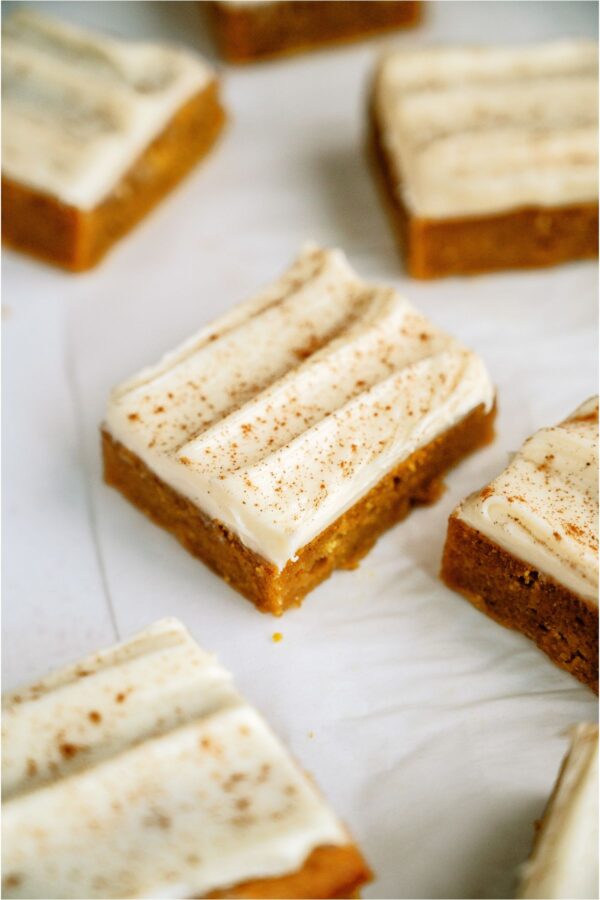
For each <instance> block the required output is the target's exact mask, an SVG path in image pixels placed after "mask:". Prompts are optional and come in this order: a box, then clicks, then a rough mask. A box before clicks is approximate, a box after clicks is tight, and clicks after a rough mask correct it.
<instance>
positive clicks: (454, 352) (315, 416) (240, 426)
mask: <svg viewBox="0 0 600 900" xmlns="http://www.w3.org/2000/svg"><path fill="white" fill-rule="evenodd" d="M493 402H494V391H493V388H492V384H491V382H490V379H489V376H488V374H487V372H486V369H485V367H484V365H483V363H482V361H481V359H479V357H478V356H476V355H475V354H474V353H472V352H470V351H469V350H467V349H465V348H464V347H463V346H462V345H461V344H459V343H458V342H457V341H455V340H454V339H453V338H451V337H449V336H448V335H446V334H444V333H443V332H442V331H440V330H438V329H437V328H435V327H434V326H433V325H432V324H431V323H430V322H429V321H428V320H427V319H426V318H425V317H424V316H422V315H421V314H420V313H419V312H417V311H416V310H415V309H414V308H413V307H412V306H411V305H410V304H409V303H408V302H407V301H406V300H404V299H403V298H402V297H400V296H399V295H398V294H397V293H396V292H395V291H394V290H393V289H391V288H388V287H383V286H379V285H372V284H367V283H365V282H363V281H361V280H360V279H359V278H358V277H357V276H356V275H355V273H354V272H353V271H352V269H351V268H350V266H349V265H348V262H347V261H346V258H345V257H344V255H343V253H341V251H339V250H323V249H319V248H316V247H313V246H309V247H308V248H307V249H306V250H305V251H304V252H303V253H302V254H301V255H300V256H299V258H298V259H297V260H296V262H295V263H294V264H293V265H292V267H291V268H290V269H289V270H288V272H287V273H286V274H285V275H284V276H283V277H282V278H281V279H280V280H279V281H278V282H276V283H275V284H274V285H273V286H272V287H271V288H269V289H267V290H266V291H264V292H263V293H261V294H259V296H258V297H256V298H255V299H253V300H250V301H249V302H247V303H245V304H242V305H241V306H239V307H237V308H236V309H235V310H234V311H233V312H232V313H230V314H229V315H228V316H225V317H224V318H223V319H221V320H220V321H217V322H215V323H214V324H213V325H212V326H209V327H208V328H205V329H203V330H202V331H200V332H199V333H198V334H197V335H195V336H194V337H193V338H192V339H191V340H190V341H188V342H186V343H185V344H183V345H182V346H181V347H180V348H179V349H177V350H176V351H175V352H173V353H170V354H169V355H168V356H166V357H165V358H164V359H163V360H162V361H161V362H160V363H159V364H158V365H157V366H156V367H154V368H150V369H146V370H145V371H144V372H142V373H141V374H140V375H139V376H137V377H136V378H134V379H132V380H130V381H129V382H126V383H125V384H124V385H122V386H121V387H119V388H117V389H116V390H115V391H114V392H113V394H112V396H111V399H110V402H109V406H108V411H107V415H106V422H105V428H106V429H107V431H108V432H109V434H110V435H111V436H112V437H113V438H114V439H116V440H117V441H119V442H120V443H121V444H123V445H124V446H125V447H127V448H128V449H129V450H131V451H132V452H133V453H135V454H136V455H137V456H138V457H139V458H141V459H142V460H143V461H144V462H145V463H146V465H147V466H148V467H149V468H150V469H151V470H152V471H153V472H155V473H156V474H157V475H158V476H159V477H160V478H161V479H162V480H164V481H165V482H167V483H168V484H169V485H170V486H171V487H172V488H174V489H175V490H176V491H178V492H179V493H181V494H183V495H184V496H185V497H187V498H188V499H190V500H191V501H192V502H193V503H195V504H196V505H197V506H198V507H199V508H200V509H201V510H202V511H203V512H204V513H206V515H208V516H209V517H211V518H214V519H217V520H219V521H220V522H222V523H223V524H224V525H225V526H226V527H227V528H229V529H230V530H231V531H233V532H234V533H235V534H236V535H237V536H238V537H239V539H240V540H241V541H242V542H243V543H244V544H246V545H247V546H248V547H250V549H252V550H253V551H255V552H257V553H259V554H260V555H261V556H262V557H263V558H265V559H266V560H268V561H270V562H272V563H273V564H275V566H277V567H278V568H283V567H284V566H285V564H286V563H287V562H288V561H289V560H290V559H292V558H294V556H295V554H296V553H297V551H298V550H299V549H300V548H301V547H303V546H305V545H306V544H308V543H309V542H310V541H311V540H312V539H313V538H314V537H316V536H317V535H318V534H320V533H321V532H322V531H323V530H324V529H325V528H327V527H328V526H329V525H330V524H331V523H332V522H333V521H335V520H336V519H337V518H338V517H339V516H340V515H342V514H343V513H344V512H345V511H346V510H347V509H349V508H350V507H351V506H353V505H354V504H355V503H356V502H357V501H358V500H359V499H360V498H361V497H363V496H364V495H365V494H366V493H367V492H368V491H369V490H370V489H371V488H372V487H374V486H375V485H376V484H377V483H378V482H379V481H380V480H381V479H382V478H383V477H384V476H385V475H386V474H387V473H388V472H389V471H390V470H391V469H392V468H394V467H395V466H396V465H398V464H399V463H400V462H402V461H403V460H404V459H406V458H407V457H408V456H410V454H411V453H413V452H414V451H415V450H417V449H418V448H419V447H422V446H424V445H425V444H427V443H429V442H430V441H431V440H433V439H434V438H435V437H436V436H438V435H439V434H440V433H442V432H444V431H445V430H447V429H449V428H451V427H452V426H453V425H455V424H456V423H457V422H458V421H460V420H461V419H462V418H464V417H465V416H466V415H467V414H468V413H470V412H471V411H472V410H474V409H475V408H476V407H477V406H479V405H483V406H484V407H485V408H486V409H488V410H489V409H490V408H491V406H492V405H493Z"/></svg>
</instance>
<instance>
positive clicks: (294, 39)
mask: <svg viewBox="0 0 600 900" xmlns="http://www.w3.org/2000/svg"><path fill="white" fill-rule="evenodd" d="M203 6H204V7H205V8H207V10H208V12H209V13H210V15H211V19H212V25H213V30H214V32H215V37H216V40H217V43H218V46H219V50H220V52H221V54H222V55H223V56H224V57H225V59H227V60H228V61H229V62H234V63H244V62H252V61H253V60H260V59H271V58H273V57H278V56H284V55H288V54H291V53H299V52H303V51H305V50H311V49H314V48H318V47H322V46H325V45H328V44H337V43H342V42H346V41H353V40H358V39H360V38H363V37H368V36H369V35H371V34H378V33H381V32H384V31H387V30H390V29H395V28H406V27H410V26H412V25H416V24H417V22H418V21H419V19H420V15H421V3H420V0H383V2H382V0H352V2H351V3H348V2H346V0H326V2H322V0H246V2H240V0H233V2H230V0H224V2H212V3H206V4H203Z"/></svg>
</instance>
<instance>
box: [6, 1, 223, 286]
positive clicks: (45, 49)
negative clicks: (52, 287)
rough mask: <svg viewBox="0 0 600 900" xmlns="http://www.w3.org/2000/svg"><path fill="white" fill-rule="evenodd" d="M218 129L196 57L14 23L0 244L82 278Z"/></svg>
mask: <svg viewBox="0 0 600 900" xmlns="http://www.w3.org/2000/svg"><path fill="white" fill-rule="evenodd" d="M223 121H224V114H223V110H222V108H221V105H220V102H219V98H218V89H217V81H216V78H215V74H214V72H213V71H212V69H211V68H210V67H209V66H208V65H206V63H205V62H203V60H201V59H200V58H199V57H198V56H196V55H195V54H193V53H191V52H189V51H187V50H185V49H183V48H178V47H174V46H170V45H167V44H148V43H137V42H129V41H122V40H117V39H115V38H112V37H109V36H108V35H102V34H98V33H95V32H91V31H87V30H84V29H81V28H78V27H77V28H76V27H74V26H72V25H67V24H64V23H60V22H57V21H55V20H53V19H47V18H45V17H43V16H40V15H37V14H36V13H31V12H27V11H18V12H16V13H14V14H13V15H12V16H10V17H9V18H8V20H7V21H6V24H5V25H4V26H3V40H2V234H3V240H4V242H5V243H6V244H8V245H9V246H11V247H13V248H15V249H16V250H21V251H24V252H26V253H30V254H32V255H33V256H36V257H38V258H40V259H43V260H44V261H45V262H49V263H53V264H54V265H57V266H61V267H63V268H65V269H69V270H71V271H74V272H75V271H81V270H83V269H89V268H91V267H92V266H94V265H96V263H97V262H98V261H99V260H100V259H101V258H102V257H103V256H104V254H105V253H106V252H107V251H108V250H109V249H110V248H111V246H112V245H113V244H114V243H115V241H117V240H119V239H120V238H121V237H123V235H125V234H126V233H127V232H128V231H129V230H130V229H131V228H133V226H134V225H136V224H137V222H138V221H139V220H140V219H142V218H143V217H144V216H145V215H146V213H147V212H149V211H150V209H152V207H153V206H154V205H155V204H156V203H158V202H159V201H160V200H161V199H162V198H163V197H164V196H165V194H167V193H168V192H169V191H170V190H171V189H172V188H173V187H174V186H175V185H176V184H177V183H178V182H179V181H180V180H181V178H183V176H184V175H185V174H186V173H187V172H188V171H189V170H190V169H191V168H192V166H194V165H195V164H196V162H198V160H199V159H201V157H203V156H204V155H205V154H206V153H207V151H208V150H209V149H210V148H211V146H212V145H213V143H214V141H215V139H216V137H217V135H218V133H219V131H220V130H221V127H222V125H223Z"/></svg>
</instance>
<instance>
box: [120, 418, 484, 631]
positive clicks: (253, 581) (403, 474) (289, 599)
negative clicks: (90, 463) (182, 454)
mask: <svg viewBox="0 0 600 900" xmlns="http://www.w3.org/2000/svg"><path fill="white" fill-rule="evenodd" d="M494 415H495V409H492V410H491V411H490V412H486V411H485V409H484V407H483V406H479V407H477V408H476V409H475V410H473V411H472V412H471V413H470V414H469V415H468V416H466V417H465V418H464V419H463V420H462V421H460V422H459V423H458V424H456V425H454V426H453V427H451V428H449V429H448V430H447V431H445V432H444V433H442V434H440V435H439V436H438V437H436V438H435V439H434V440H433V441H431V442H430V443H429V444H427V445H426V446H424V447H422V448H420V449H419V450H417V451H416V452H414V453H413V454H412V455H411V456H409V458H408V459H406V460H404V461H403V462H402V463H400V465H398V466H397V467H396V468H395V469H394V470H393V471H391V472H390V473H389V474H388V475H386V476H385V477H384V478H383V479H382V480H381V481H380V482H379V484H378V485H377V486H376V487H374V488H373V489H372V490H371V491H369V493H368V494H367V495H366V496H365V497H363V498H362V499H361V500H360V501H359V502H358V503H356V504H355V505H354V506H353V507H351V509H349V510H348V511H347V512H346V513H344V514H343V515H341V516H340V517H339V518H338V519H337V520H336V521H335V522H333V524H332V525H330V526H329V527H328V528H327V529H326V530H325V531H323V532H322V533H321V534H320V535H318V536H317V537H316V538H315V539H314V540H312V541H311V542H310V543H309V544H307V545H306V546H305V547H303V548H302V549H301V550H300V551H299V552H298V553H297V555H296V559H294V560H291V561H289V562H288V563H287V565H286V566H285V568H283V569H282V570H278V569H277V568H276V567H275V566H274V565H273V564H271V563H269V562H268V561H267V560H265V559H264V558H262V557H261V556H259V555H258V554H257V553H255V552H253V551H252V550H250V549H249V548H248V547H246V546H244V545H243V544H242V543H241V541H240V540H239V539H238V538H237V537H236V536H235V535H234V534H232V532H231V531H230V530H228V529H227V528H225V527H224V526H223V525H222V524H221V523H220V522H218V521H216V520H214V519H210V518H208V517H207V516H205V515H204V514H203V513H202V511H201V510H200V509H199V508H198V507H197V506H195V505H194V504H193V503H192V502H190V501H189V500H188V499H187V498H185V497H183V496H182V495H181V494H179V493H178V492H177V491H175V490H174V489H173V488H171V487H170V486H169V485H167V484H166V483H165V482H164V481H162V480H161V479H160V478H158V477H157V476H156V475H155V474H153V473H152V472H151V471H150V469H149V468H148V467H147V466H146V465H145V464H144V463H143V462H142V461H141V460H140V459H139V458H138V457H137V456H136V455H135V454H134V453H132V452H131V451H129V450H128V449H127V448H125V447H124V446H123V445H121V444H119V443H117V442H116V441H115V440H114V439H113V438H112V437H111V435H110V434H109V433H107V432H103V435H102V438H103V455H104V477H105V480H106V481H107V483H108V484H110V485H112V486H113V487H115V488H117V489H118V490H119V491H120V492H121V493H122V494H124V496H125V497H127V499H128V500H130V501H131V502H132V503H134V504H135V505H136V506H137V507H138V508H139V509H140V510H142V512H144V513H146V515H147V516H149V517H150V518H151V519H152V520H153V521H154V522H156V523H157V524H158V525H161V526H162V527H163V528H166V529H167V530H168V531H170V532H171V533H172V534H173V535H174V536H175V537H176V538H177V539H178V540H179V541H180V543H182V544H183V546H184V547H185V548H186V549H187V550H189V551H190V553H192V554H193V555H194V556H197V557H198V558H199V559H201V560H202V561H203V562H204V563H206V564H207V565H208V566H210V567H211V569H213V570H214V571H215V572H216V573H217V574H219V575H220V576H221V577H222V578H224V579H225V580H226V581H227V582H228V583H229V584H231V586H232V587H233V588H235V589H236V590H237V591H239V592H240V593H241V594H243V595H244V596H245V597H247V598H248V599H249V600H251V601H252V602H253V603H254V604H255V605H256V606H257V608H258V609H260V610H261V611H263V612H269V613H273V614H274V615H280V614H281V613H283V612H284V611H285V610H286V609H287V608H288V607H290V606H294V605H298V604H299V603H300V602H301V601H302V599H303V598H304V597H305V596H306V594H307V593H308V592H309V591H311V590H312V589H313V588H314V587H316V586H317V585H318V584H319V583H320V582H321V581H323V580H324V579H326V578H327V577H328V576H329V575H330V574H331V573H332V572H333V570H334V569H340V568H345V569H351V568H354V567H355V566H356V565H357V564H358V562H359V561H360V559H361V558H362V557H363V556H364V555H365V554H366V553H367V552H368V551H369V550H370V549H371V547H372V546H373V545H374V544H375V542H376V541H377V538H378V537H379V536H380V535H381V534H383V532H385V531H387V530H388V529H389V528H390V527H391V526H392V525H393V524H395V523H396V522H399V521H400V520H401V519H403V518H404V517H405V516H406V515H407V514H408V513H409V512H410V510H411V508H412V507H414V506H415V505H417V504H422V503H430V502H432V501H434V500H436V499H437V497H438V496H439V494H440V492H441V490H442V489H443V483H442V476H443V474H444V473H445V472H446V471H447V470H448V469H449V468H450V467H451V466H453V465H454V464H455V463H457V462H458V461H459V460H460V459H462V458H463V457H464V456H465V455H466V454H467V453H469V452H470V451H472V450H474V449H475V448H477V447H481V446H483V445H484V444H486V443H488V442H489V441H490V440H491V439H492V437H493V419H494Z"/></svg>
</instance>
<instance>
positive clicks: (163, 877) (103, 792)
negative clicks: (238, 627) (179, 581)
mask: <svg viewBox="0 0 600 900" xmlns="http://www.w3.org/2000/svg"><path fill="white" fill-rule="evenodd" d="M2 718H3V742H2V747H3V764H2V863H3V894H2V895H3V897H39V898H44V897H72V898H75V897H87V898H95V897H99V898H113V897H114V898H117V897H246V898H252V897H257V898H263V897H282V898H285V897H298V898H304V897H351V896H353V895H354V892H355V891H356V889H357V888H358V887H360V885H361V884H363V883H364V882H366V881H368V880H370V871H369V868H368V866H367V864H366V863H365V861H364V859H363V857H362V855H361V853H360V851H359V850H358V848H357V847H356V845H355V844H354V843H353V841H352V838H351V837H350V835H349V834H348V832H347V830H346V829H345V828H344V826H343V825H342V824H341V823H340V822H339V820H338V819H337V817H336V816H335V815H334V814H333V813H332V812H331V810H330V809H329V808H328V806H327V805H326V803H325V801H324V800H323V798H322V797H321V795H320V794H319V792H318V790H317V788H316V787H315V785H314V784H313V782H312V780H310V779H309V778H307V777H306V775H305V774H304V773H303V772H302V771H301V770H300V769H299V768H298V766H297V765H296V763H295V762H294V761H293V760H292V758H291V757H290V755H289V753H288V752H287V751H286V750H285V748H284V747H283V745H282V744H281V742H280V741H279V739H278V738H277V737H276V736H275V735H274V734H273V732H272V731H271V729H270V728H269V726H268V725H267V724H266V722H265V721H264V720H263V719H262V717H261V716H260V715H259V714H258V713H257V712H256V711H255V710H254V709H253V708H252V707H251V706H250V705H249V704H248V703H247V702H246V701H245V700H244V699H243V698H242V697H241V696H240V694H239V693H238V692H237V691H236V689H235V687H234V686H233V684H232V680H231V676H230V675H229V673H228V672H227V671H225V669H223V668H222V667H221V666H220V665H219V664H218V663H217V662H216V661H215V659H214V658H213V656H211V655H209V654H207V653H205V652H204V651H202V650H201V649H200V648H199V647H198V645H197V644H196V643H195V642H194V641H193V640H192V638H191V637H190V635H189V634H188V632H187V631H186V630H185V628H183V626H182V625H181V624H180V623H179V622H178V621H177V620H175V619H164V620H161V621H159V622H157V623H155V624H154V625H152V626H151V627H150V628H147V629H146V630H145V631H142V632H141V633H139V634H138V635H136V636H135V637H133V638H132V639H130V640H128V641H126V642H125V643H123V644H119V645H117V646H116V647H112V648H111V649H109V650H104V651H101V652H100V653H98V654H96V655H94V656H91V657H89V658H88V659H84V660H82V661H81V662H80V663H78V664H76V665H73V666H69V667H68V668H66V669H63V670H61V671H58V672H55V673H53V674H52V675H50V676H49V677H47V678H46V679H44V680H43V681H41V682H39V684H36V685H33V686H32V687H29V688H26V689H24V690H23V691H19V692H18V694H11V695H9V696H7V697H6V698H4V699H3V716H2Z"/></svg>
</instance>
